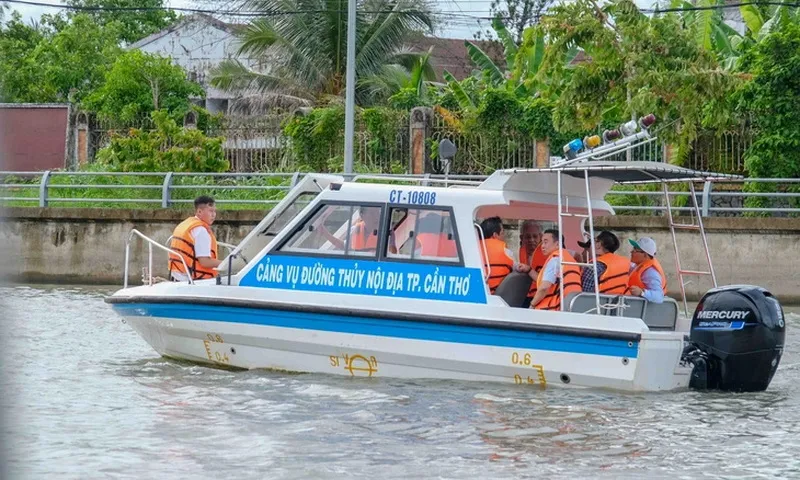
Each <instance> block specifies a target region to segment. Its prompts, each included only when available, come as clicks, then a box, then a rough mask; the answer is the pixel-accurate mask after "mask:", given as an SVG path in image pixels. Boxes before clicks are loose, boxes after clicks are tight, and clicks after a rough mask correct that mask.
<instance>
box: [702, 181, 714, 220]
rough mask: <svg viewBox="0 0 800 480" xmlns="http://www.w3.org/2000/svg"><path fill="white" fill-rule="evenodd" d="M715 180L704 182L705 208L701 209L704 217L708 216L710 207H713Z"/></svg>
mask: <svg viewBox="0 0 800 480" xmlns="http://www.w3.org/2000/svg"><path fill="white" fill-rule="evenodd" d="M712 185H713V182H709V181H706V182H705V183H704V184H703V208H702V209H701V215H702V216H704V217H707V216H708V213H709V208H710V207H711V186H712Z"/></svg>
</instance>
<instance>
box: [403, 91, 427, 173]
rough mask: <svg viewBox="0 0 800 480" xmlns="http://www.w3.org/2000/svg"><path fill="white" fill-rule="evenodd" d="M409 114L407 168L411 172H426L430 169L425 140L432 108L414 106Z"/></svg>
mask: <svg viewBox="0 0 800 480" xmlns="http://www.w3.org/2000/svg"><path fill="white" fill-rule="evenodd" d="M410 115H411V118H410V119H409V134H410V135H411V142H410V144H411V158H410V162H409V165H408V170H409V173H412V174H422V173H427V172H429V171H430V158H429V156H428V149H427V145H426V140H427V139H428V133H429V132H430V129H431V120H432V119H433V109H432V108H430V107H414V108H412V109H411V113H410Z"/></svg>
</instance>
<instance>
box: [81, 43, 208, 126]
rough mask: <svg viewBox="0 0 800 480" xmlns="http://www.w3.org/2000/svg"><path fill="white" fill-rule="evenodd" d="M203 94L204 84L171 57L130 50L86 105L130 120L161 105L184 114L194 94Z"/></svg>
mask: <svg viewBox="0 0 800 480" xmlns="http://www.w3.org/2000/svg"><path fill="white" fill-rule="evenodd" d="M203 95H204V91H203V89H202V87H200V85H198V84H196V83H193V82H190V81H189V80H188V79H187V78H186V72H185V71H184V70H183V68H181V67H179V66H177V65H174V64H173V63H172V62H171V61H170V59H168V58H164V57H161V56H159V55H153V54H149V53H145V52H142V51H140V50H130V51H128V52H125V53H123V54H122V55H120V56H119V57H117V59H116V61H115V62H114V64H113V65H112V66H111V69H110V70H109V71H108V73H106V75H105V77H104V80H103V83H102V84H101V85H100V86H99V88H97V89H96V90H95V91H94V92H92V93H91V94H90V95H89V96H88V97H87V98H86V101H85V102H84V105H83V106H84V108H86V109H88V110H91V111H93V112H96V113H97V114H98V115H100V116H101V117H104V118H107V119H113V120H116V121H119V122H130V121H132V120H134V119H136V118H137V117H140V116H142V115H148V114H150V112H152V111H155V110H161V109H163V110H165V111H166V112H168V113H169V114H170V115H172V116H173V117H174V118H180V117H182V116H183V115H184V114H185V113H186V112H188V111H189V109H190V107H191V103H190V100H189V99H190V97H192V96H194V97H202V96H203Z"/></svg>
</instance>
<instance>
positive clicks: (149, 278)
mask: <svg viewBox="0 0 800 480" xmlns="http://www.w3.org/2000/svg"><path fill="white" fill-rule="evenodd" d="M134 235H135V236H138V237H139V238H140V239H142V240H144V241H145V242H147V244H148V259H147V263H148V270H147V285H152V284H153V245H155V246H156V247H158V248H159V249H161V250H164V251H165V252H167V253H171V254H173V255H176V256H177V257H178V258H180V260H181V263H182V264H183V269H184V270H183V271H184V272H187V276H188V277H189V283H190V284H191V285H194V280H192V277H191V275H188V272H189V266H188V265H187V264H186V260H185V259H184V258H183V255H181V254H180V253H179V252H177V251H175V250H172V249H171V248H167V247H165V246H164V245H161V244H160V243H158V242H157V241H155V240H153V239H152V238H150V237H148V236H147V235H145V234H144V233H142V232H140V231H139V230H136V229H135V228H134V229H131V232H130V233H129V234H128V238H127V240H125V273H124V275H125V276H124V278H123V283H122V285H123V288H128V267H129V266H130V265H129V264H130V250H131V240H133V237H134Z"/></svg>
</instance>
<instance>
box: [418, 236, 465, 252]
mask: <svg viewBox="0 0 800 480" xmlns="http://www.w3.org/2000/svg"><path fill="white" fill-rule="evenodd" d="M416 245H417V248H419V249H420V255H424V256H427V257H447V258H458V248H456V241H455V240H453V239H449V238H447V234H446V233H420V234H419V235H417V243H416Z"/></svg>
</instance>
